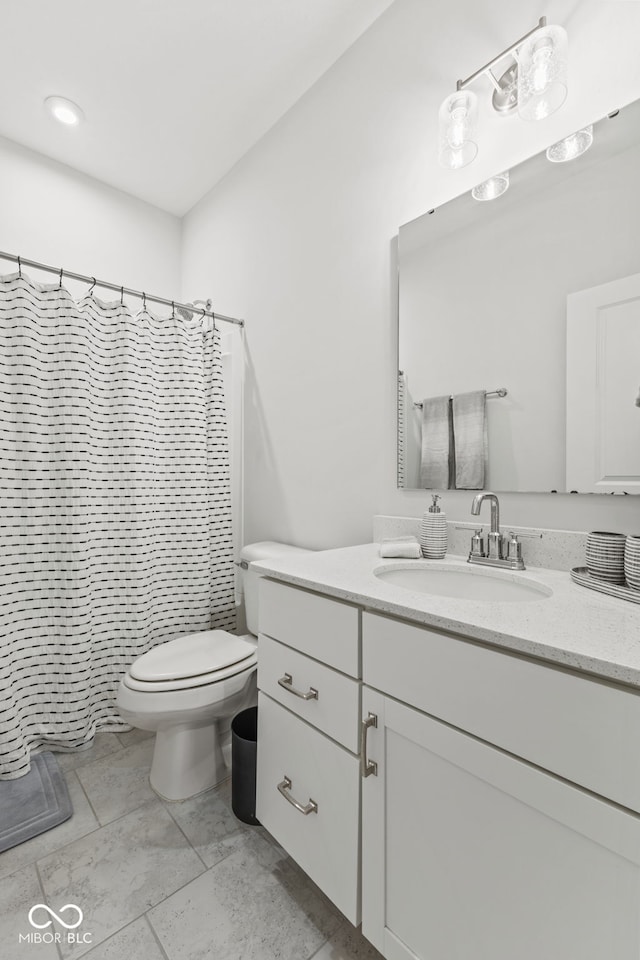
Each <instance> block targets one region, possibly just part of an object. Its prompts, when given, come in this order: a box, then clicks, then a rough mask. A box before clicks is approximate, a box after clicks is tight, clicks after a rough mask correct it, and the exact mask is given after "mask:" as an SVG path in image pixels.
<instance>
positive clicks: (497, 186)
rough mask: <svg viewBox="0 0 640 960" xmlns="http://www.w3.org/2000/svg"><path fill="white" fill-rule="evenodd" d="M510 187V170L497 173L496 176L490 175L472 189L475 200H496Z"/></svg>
mask: <svg viewBox="0 0 640 960" xmlns="http://www.w3.org/2000/svg"><path fill="white" fill-rule="evenodd" d="M508 189H509V171H508V170H505V172H504V173H496V175H495V176H494V177H489V179H488V180H485V181H484V182H483V183H479V184H478V186H477V187H474V188H473V190H472V191H471V196H472V197H473V199H474V200H495V199H496V197H500V196H502V194H503V193H505V191H507V190H508Z"/></svg>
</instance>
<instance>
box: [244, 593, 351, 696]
mask: <svg viewBox="0 0 640 960" xmlns="http://www.w3.org/2000/svg"><path fill="white" fill-rule="evenodd" d="M259 609H260V615H259V616H260V622H259V627H260V633H265V634H267V635H268V636H269V637H273V638H274V639H275V640H280V641H281V642H282V643H286V644H287V646H289V647H293V648H294V649H295V650H300V651H302V653H307V654H309V655H310V656H312V657H315V659H316V660H321V661H322V662H323V663H328V664H329V665H330V666H332V667H335V668H336V669H337V670H341V671H342V672H343V673H346V674H348V675H349V676H351V677H359V676H360V657H359V650H358V639H359V630H358V617H359V613H358V609H357V607H352V606H350V605H349V604H347V603H342V602H341V601H339V600H329V599H328V598H327V597H321V596H320V595H319V594H317V593H310V592H309V591H307V590H301V589H300V588H299V587H291V586H288V585H285V584H282V583H277V582H276V581H274V580H268V579H266V578H264V579H262V580H261V581H260V608H259Z"/></svg>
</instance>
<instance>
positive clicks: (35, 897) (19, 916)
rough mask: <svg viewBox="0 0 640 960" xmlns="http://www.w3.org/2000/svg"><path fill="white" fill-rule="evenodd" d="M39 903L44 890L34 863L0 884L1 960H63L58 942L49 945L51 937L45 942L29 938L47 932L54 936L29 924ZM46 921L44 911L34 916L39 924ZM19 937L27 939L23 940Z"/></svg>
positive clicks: (49, 929)
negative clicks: (0, 919)
mask: <svg viewBox="0 0 640 960" xmlns="http://www.w3.org/2000/svg"><path fill="white" fill-rule="evenodd" d="M38 903H42V890H41V888H40V881H39V880H38V874H37V872H36V868H35V865H34V864H31V865H30V866H28V867H23V868H22V869H21V870H19V871H18V872H17V873H14V874H12V876H11V878H10V879H9V880H5V881H4V883H2V884H0V917H2V928H1V932H0V958H1V960H5V958H6V960H60V958H59V954H58V948H57V947H56V945H55V943H47V942H46V940H48V939H49V937H47V938H46V939H45V942H44V943H42V942H41V943H37V942H35V943H34V942H32V940H31V939H30V938H31V937H37V936H38V935H40V936H42V935H44V934H45V933H49V936H51V935H52V934H51V929H52V928H51V927H50V928H48V929H47V930H37V929H36V928H35V927H33V926H31V924H30V923H29V911H30V910H31V907H35V905H36V904H38ZM47 919H48V917H47V914H46V913H44V912H42V915H41V914H40V913H38V914H34V920H35V921H36V923H45V922H46V921H47ZM52 926H53V925H52ZM20 936H22V937H23V938H25V937H26V938H27V939H23V940H22V941H21V940H20Z"/></svg>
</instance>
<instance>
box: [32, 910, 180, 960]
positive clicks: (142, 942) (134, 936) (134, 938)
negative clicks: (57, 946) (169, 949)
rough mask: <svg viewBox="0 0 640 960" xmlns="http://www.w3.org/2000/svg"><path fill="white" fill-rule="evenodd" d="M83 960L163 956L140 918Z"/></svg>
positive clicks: (160, 959) (147, 959)
mask: <svg viewBox="0 0 640 960" xmlns="http://www.w3.org/2000/svg"><path fill="white" fill-rule="evenodd" d="M85 958H86V960H165V954H164V951H163V950H162V949H161V948H160V947H159V946H158V941H157V940H156V938H155V936H154V935H153V933H152V931H151V928H150V927H149V924H148V923H147V921H146V920H145V918H144V917H140V919H139V920H134V921H133V923H130V924H129V926H128V927H124V929H122V930H120V931H119V932H118V933H114V935H113V936H112V937H109V939H108V940H105V941H104V943H101V944H100V945H99V946H97V947H94V949H93V950H89V953H87V954H85ZM25 960H28V958H25ZM29 960H30V958H29Z"/></svg>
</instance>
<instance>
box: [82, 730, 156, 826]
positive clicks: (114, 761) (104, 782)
mask: <svg viewBox="0 0 640 960" xmlns="http://www.w3.org/2000/svg"><path fill="white" fill-rule="evenodd" d="M152 754H153V740H143V741H141V742H140V743H134V744H133V746H131V747H122V748H121V749H120V750H119V751H118V753H113V754H109V756H107V757H102V758H101V759H100V760H94V761H93V762H92V763H85V764H84V765H83V766H81V767H78V769H77V770H76V773H77V775H78V778H79V780H80V782H81V784H82V786H83V787H84V789H85V791H86V793H87V796H88V797H89V800H90V801H91V806H92V807H93V809H94V810H95V813H96V816H97V817H98V820H99V821H100V823H101V824H103V825H104V824H106V823H110V822H111V821H112V820H115V819H116V818H117V817H121V816H122V815H123V814H125V813H129V812H130V811H131V810H135V809H136V807H139V806H140V805H141V804H142V803H146V801H147V800H151V799H152V798H155V796H156V795H155V793H154V792H153V790H152V789H151V787H150V786H149V770H150V769H151V756H152Z"/></svg>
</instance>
